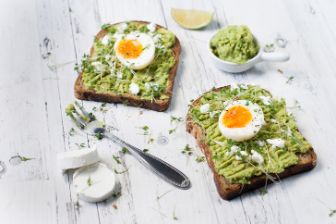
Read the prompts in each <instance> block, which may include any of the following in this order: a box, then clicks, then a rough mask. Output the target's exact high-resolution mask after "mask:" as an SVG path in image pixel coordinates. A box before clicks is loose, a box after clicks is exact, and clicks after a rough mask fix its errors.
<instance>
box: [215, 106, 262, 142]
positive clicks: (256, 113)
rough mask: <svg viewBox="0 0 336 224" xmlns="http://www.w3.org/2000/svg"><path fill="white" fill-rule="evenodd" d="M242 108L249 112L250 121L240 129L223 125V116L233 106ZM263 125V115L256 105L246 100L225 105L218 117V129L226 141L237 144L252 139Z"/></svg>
mask: <svg viewBox="0 0 336 224" xmlns="http://www.w3.org/2000/svg"><path fill="white" fill-rule="evenodd" d="M238 105H239V106H243V107H245V108H247V109H248V110H249V112H250V113H251V115H252V120H251V121H250V122H249V123H248V124H247V125H246V126H245V127H242V128H229V127H226V126H225V125H224V124H223V123H222V120H223V116H224V115H225V113H226V112H227V110H228V109H230V108H231V107H233V106H238ZM264 124H265V120H264V113H263V111H262V109H261V108H260V106H259V105H258V104H255V103H252V102H251V101H248V100H236V101H231V102H228V103H226V105H225V110H223V111H222V113H221V114H220V116H219V119H218V128H219V130H220V131H221V133H222V134H223V135H224V136H225V137H226V138H228V139H232V140H234V141H237V142H241V141H245V140H248V139H251V138H253V137H254V136H256V134H257V133H258V132H259V130H260V128H261V127H262V126H263V125H264Z"/></svg>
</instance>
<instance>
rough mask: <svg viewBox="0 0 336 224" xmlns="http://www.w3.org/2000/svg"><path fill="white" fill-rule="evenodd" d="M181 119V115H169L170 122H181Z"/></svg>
mask: <svg viewBox="0 0 336 224" xmlns="http://www.w3.org/2000/svg"><path fill="white" fill-rule="evenodd" d="M182 121H183V118H182V117H175V116H170V123H173V122H182Z"/></svg>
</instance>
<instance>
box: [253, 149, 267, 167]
mask: <svg viewBox="0 0 336 224" xmlns="http://www.w3.org/2000/svg"><path fill="white" fill-rule="evenodd" d="M251 153H252V155H251V160H252V161H253V162H256V163H258V165H261V164H263V163H264V157H263V156H262V155H261V154H260V153H258V152H257V151H254V150H251Z"/></svg>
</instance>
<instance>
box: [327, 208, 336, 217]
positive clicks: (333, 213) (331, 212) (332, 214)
mask: <svg viewBox="0 0 336 224" xmlns="http://www.w3.org/2000/svg"><path fill="white" fill-rule="evenodd" d="M335 214H336V209H330V211H329V217H333V216H334V215H335Z"/></svg>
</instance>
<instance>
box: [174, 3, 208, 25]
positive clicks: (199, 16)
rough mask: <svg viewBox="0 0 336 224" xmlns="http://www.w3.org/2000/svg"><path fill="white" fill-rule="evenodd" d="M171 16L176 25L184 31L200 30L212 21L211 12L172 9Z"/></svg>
mask: <svg viewBox="0 0 336 224" xmlns="http://www.w3.org/2000/svg"><path fill="white" fill-rule="evenodd" d="M170 13H171V16H172V17H173V19H174V20H175V22H176V23H177V24H179V25H180V26H182V27H183V28H186V29H200V28H203V27H205V26H207V25H209V23H210V22H211V21H212V14H213V13H212V12H208V11H202V10H196V9H177V8H172V9H171V11H170Z"/></svg>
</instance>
